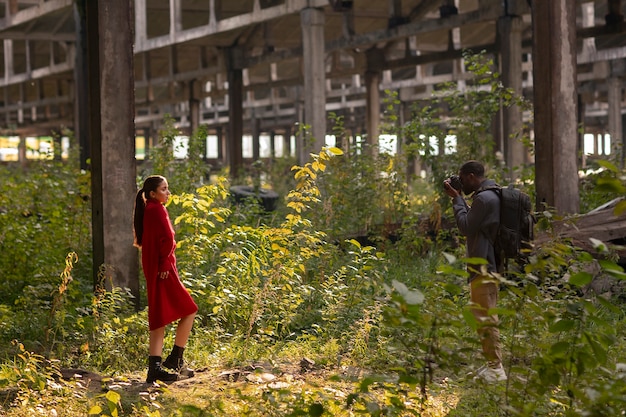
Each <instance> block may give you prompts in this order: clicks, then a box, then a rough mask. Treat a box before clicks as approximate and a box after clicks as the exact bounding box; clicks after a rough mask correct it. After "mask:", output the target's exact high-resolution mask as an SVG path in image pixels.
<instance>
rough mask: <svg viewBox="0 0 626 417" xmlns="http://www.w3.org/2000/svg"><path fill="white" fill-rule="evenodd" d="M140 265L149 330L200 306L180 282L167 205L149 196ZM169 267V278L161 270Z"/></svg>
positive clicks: (172, 229)
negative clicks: (146, 300)
mask: <svg viewBox="0 0 626 417" xmlns="http://www.w3.org/2000/svg"><path fill="white" fill-rule="evenodd" d="M141 240H142V245H141V265H142V266H143V273H144V275H145V277H146V289H147V292H148V323H149V325H150V330H155V329H158V328H160V327H163V326H165V325H167V324H170V323H172V322H174V321H176V320H178V319H180V318H182V317H185V316H188V315H190V314H193V313H195V312H196V311H198V306H197V305H196V303H195V302H194V301H193V299H192V298H191V295H189V292H188V291H187V289H186V288H185V286H184V285H183V283H182V282H181V280H180V278H179V276H178V270H177V269H176V256H175V255H174V250H175V249H176V240H175V239H174V228H173V227H172V222H171V221H170V217H169V215H168V214H167V209H166V208H165V207H164V206H163V204H161V203H160V202H159V201H157V200H154V199H148V200H147V203H146V210H145V212H144V217H143V237H142V239H141ZM165 271H169V276H168V277H167V278H166V279H161V278H159V277H158V274H159V272H165Z"/></svg>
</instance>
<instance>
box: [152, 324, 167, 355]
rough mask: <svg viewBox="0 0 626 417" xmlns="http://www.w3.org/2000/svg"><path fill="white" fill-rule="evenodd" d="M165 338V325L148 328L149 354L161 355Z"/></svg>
mask: <svg viewBox="0 0 626 417" xmlns="http://www.w3.org/2000/svg"><path fill="white" fill-rule="evenodd" d="M164 338H165V327H159V328H158V329H154V330H150V348H149V351H150V356H161V354H162V353H163V339H164Z"/></svg>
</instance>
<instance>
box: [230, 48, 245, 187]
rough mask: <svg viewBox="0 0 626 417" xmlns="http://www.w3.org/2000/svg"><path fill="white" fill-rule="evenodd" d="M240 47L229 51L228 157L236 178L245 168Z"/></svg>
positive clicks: (232, 174)
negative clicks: (239, 62) (242, 142)
mask: <svg viewBox="0 0 626 417" xmlns="http://www.w3.org/2000/svg"><path fill="white" fill-rule="evenodd" d="M240 53H241V51H240V50H239V49H236V48H233V49H231V50H230V51H228V143H227V148H226V149H227V151H226V157H227V159H228V164H229V165H230V175H231V177H232V178H236V177H237V176H238V175H239V174H241V173H242V172H241V171H242V170H243V151H242V145H241V140H242V137H243V71H242V69H241V66H240V65H239V64H238V59H237V58H238V56H239V54H240Z"/></svg>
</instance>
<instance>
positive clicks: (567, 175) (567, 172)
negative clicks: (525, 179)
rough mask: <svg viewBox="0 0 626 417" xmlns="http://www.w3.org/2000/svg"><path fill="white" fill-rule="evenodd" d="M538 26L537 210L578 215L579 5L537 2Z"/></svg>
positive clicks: (566, 1)
mask: <svg viewBox="0 0 626 417" xmlns="http://www.w3.org/2000/svg"><path fill="white" fill-rule="evenodd" d="M532 20H533V79H534V88H533V92H534V109H535V110H534V111H535V118H534V119H535V155H536V156H535V159H536V161H535V167H536V170H535V184H536V190H537V201H536V209H537V210H540V211H541V210H543V209H544V208H546V207H545V206H547V207H548V208H554V209H556V211H557V213H559V214H574V213H578V211H579V205H580V198H579V195H578V167H577V160H578V159H577V158H578V157H577V151H578V147H577V143H578V140H577V129H576V127H577V120H576V114H577V111H576V106H577V100H576V81H577V80H576V2H573V1H570V0H552V1H536V2H533V7H532Z"/></svg>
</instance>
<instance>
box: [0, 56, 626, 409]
mask: <svg viewBox="0 0 626 417" xmlns="http://www.w3.org/2000/svg"><path fill="white" fill-rule="evenodd" d="M466 59H467V60H468V62H470V67H471V68H472V71H473V72H474V73H475V74H476V77H477V78H476V81H475V85H474V87H475V88H470V89H469V90H467V91H463V92H462V91H457V90H456V87H455V86H450V85H448V86H442V89H441V90H440V92H439V94H440V95H439V96H438V97H439V98H438V99H437V100H434V101H433V102H431V103H429V104H428V105H421V106H418V107H416V108H415V109H414V115H415V117H414V118H413V119H412V120H411V121H410V122H409V123H407V124H406V125H405V126H398V121H397V118H396V117H395V108H396V104H397V100H396V97H395V96H394V95H393V94H391V93H390V94H389V97H388V101H387V103H388V108H387V110H388V112H387V114H386V119H385V124H384V130H385V132H386V133H393V134H397V135H398V136H399V137H403V138H404V139H405V141H406V143H407V145H405V148H404V149H405V152H403V153H401V154H397V155H390V154H388V153H385V152H379V151H378V150H377V149H373V148H372V147H371V146H368V145H365V144H363V143H352V144H351V146H350V147H349V148H348V147H345V148H343V149H344V150H343V151H342V150H341V149H339V148H324V149H323V150H322V152H320V153H319V154H317V155H313V157H312V159H311V160H310V161H309V162H307V163H305V164H304V165H303V166H294V167H293V168H292V170H291V173H292V175H291V176H289V178H287V179H286V180H285V177H286V176H285V175H284V170H285V163H284V161H283V162H281V161H278V162H276V163H274V164H272V165H271V166H272V170H270V171H269V172H264V173H262V175H259V173H258V172H257V173H256V174H255V175H251V178H250V179H249V181H250V182H254V181H260V180H262V179H265V183H264V184H262V185H263V186H265V187H269V186H271V187H273V188H274V189H276V190H281V195H282V196H283V197H284V200H283V201H281V202H280V204H279V205H278V208H277V210H275V211H274V212H271V213H267V212H265V211H263V210H262V209H261V208H260V207H259V205H258V204H257V203H256V202H255V201H249V202H244V203H240V204H234V203H233V200H232V199H231V198H230V193H229V186H230V183H229V181H228V180H227V179H226V178H225V176H219V177H218V178H217V179H215V180H212V181H209V180H208V177H207V172H206V171H204V169H205V166H204V165H203V163H202V161H201V159H200V157H199V155H200V151H199V149H200V147H199V146H200V145H199V144H200V143H201V142H202V141H203V137H205V136H206V131H204V130H203V129H200V130H199V131H198V132H195V133H194V135H193V136H192V137H191V138H190V139H189V147H190V149H192V150H194V149H195V151H193V152H191V153H190V155H191V156H190V159H188V160H182V161H174V160H173V157H172V146H173V143H174V141H173V138H174V137H175V136H176V135H177V131H176V129H175V126H174V124H173V121H172V120H169V119H168V120H166V124H165V127H164V129H163V130H162V132H161V141H160V146H159V147H158V148H156V149H152V150H151V154H150V159H149V161H147V164H146V165H145V166H144V167H143V170H142V171H141V173H140V175H139V178H138V182H140V181H141V177H143V176H144V175H146V174H148V173H163V174H164V175H166V176H168V180H169V183H170V186H171V188H172V190H173V191H174V193H175V195H174V196H173V198H172V200H171V202H170V204H169V207H168V209H169V210H170V215H171V218H172V219H173V220H174V223H175V228H176V230H177V240H178V244H179V247H178V250H177V257H178V263H179V270H180V272H181V278H182V279H183V280H184V281H185V284H186V285H187V287H188V288H189V289H190V291H191V292H192V293H193V296H194V298H195V299H196V301H197V302H198V305H199V307H200V310H199V315H198V318H197V321H196V324H195V327H194V332H193V335H192V338H191V340H190V344H189V346H188V348H187V354H186V356H187V358H188V360H189V361H190V362H191V364H192V365H193V366H195V367H196V368H200V369H202V368H204V369H205V371H204V372H199V375H198V376H197V377H196V378H194V379H192V380H189V381H188V385H180V386H179V385H178V384H174V385H172V386H170V387H163V386H162V387H147V386H145V384H143V380H144V379H145V369H144V368H145V360H146V352H147V346H148V340H147V339H148V331H147V317H146V311H145V309H143V310H141V311H140V312H138V313H137V312H135V311H134V309H133V303H132V300H131V299H130V297H129V295H128V294H127V292H126V291H125V290H124V289H122V288H114V289H113V291H110V292H109V291H106V290H105V288H106V286H105V285H99V286H98V287H97V288H96V290H95V292H94V291H93V288H92V280H91V256H90V245H91V238H90V226H89V225H90V220H91V219H90V201H89V186H88V184H89V175H88V173H82V172H79V171H78V170H77V169H76V167H75V164H74V162H73V161H69V162H67V163H65V164H60V163H57V162H54V161H46V162H40V163H37V164H33V165H32V166H30V167H29V169H27V170H21V169H19V168H17V167H14V166H6V167H4V166H3V167H0V171H1V172H0V175H2V178H4V181H3V182H2V183H1V184H0V249H1V251H0V268H1V269H0V270H1V271H2V281H1V282H0V286H1V287H0V289H1V290H2V291H1V292H0V322H1V323H2V326H1V327H0V340H2V343H0V361H1V362H0V414H2V415H7V416H10V417H13V416H30V415H33V416H35V415H59V416H61V415H62V416H79V415H80V416H83V415H86V414H89V415H102V416H122V415H124V416H237V415H242V416H243V415H248V416H297V415H310V416H331V415H332V416H349V415H356V414H362V415H369V416H383V415H384V416H408V415H421V416H464V417H466V416H485V415H489V416H562V415H566V416H611V417H613V416H619V415H624V410H626V388H625V387H626V363H625V362H626V361H625V360H624V358H625V357H626V343H625V342H624V338H623V334H624V331H625V330H626V329H625V326H626V325H625V324H624V323H626V322H625V321H624V311H625V309H624V307H625V303H626V299H625V298H624V295H623V294H624V293H623V288H624V286H623V285H622V286H621V287H620V286H619V283H620V282H623V279H624V277H625V274H624V272H623V269H622V268H621V266H619V265H618V263H617V261H618V259H617V258H616V256H615V255H614V253H613V252H612V248H611V246H610V245H608V244H607V243H606V242H599V241H598V242H596V244H597V247H598V249H599V251H600V253H604V256H602V257H600V258H599V259H597V258H594V257H592V256H591V255H590V254H589V253H586V252H584V251H582V250H580V249H579V248H576V247H575V246H573V245H572V244H570V243H569V242H567V241H566V240H559V239H552V240H551V241H550V242H549V243H547V244H545V245H542V246H541V247H539V248H536V251H535V253H533V255H532V256H531V259H530V262H529V263H528V264H527V265H525V266H524V267H523V268H521V269H517V270H515V271H511V272H510V273H509V274H508V275H507V276H506V277H497V278H498V279H500V280H501V281H502V291H501V300H500V302H499V307H498V311H497V312H498V314H499V315H500V317H501V321H502V323H501V333H502V338H503V342H504V345H505V365H506V367H507V371H508V374H509V376H510V378H509V380H508V381H507V382H506V383H501V384H498V385H484V384H482V383H479V382H475V381H473V380H472V378H471V377H467V373H468V372H469V371H471V370H473V369H474V368H476V367H478V366H479V365H481V364H482V360H481V358H480V354H479V348H478V340H477V337H476V335H475V334H476V333H475V331H474V330H475V327H476V326H477V323H476V322H475V320H474V318H473V316H472V314H471V313H470V312H469V309H468V307H467V303H468V294H467V287H466V277H467V274H466V272H465V270H464V268H463V265H464V260H463V254H464V242H463V239H462V238H461V237H460V236H458V235H457V234H456V233H455V231H454V230H455V229H454V228H453V227H447V226H446V225H449V224H450V215H451V212H450V208H449V202H448V201H447V200H446V199H445V198H442V192H441V189H440V184H441V181H442V180H443V179H444V178H445V177H446V176H448V175H450V174H451V173H454V172H455V170H456V169H457V168H458V165H459V164H460V163H461V162H462V161H463V160H465V159H470V158H476V157H477V156H479V157H480V158H482V159H483V160H485V161H486V162H487V163H488V164H489V165H490V167H491V171H490V174H492V176H493V177H496V178H504V177H505V175H506V173H504V172H503V171H502V170H501V168H500V167H499V165H498V162H497V160H496V159H495V158H493V157H492V156H493V149H492V148H491V143H492V142H493V141H492V139H491V137H490V136H489V131H490V129H489V127H490V125H491V118H492V117H493V114H494V112H495V111H497V109H498V105H499V103H504V104H505V105H512V104H517V105H525V104H524V103H523V102H522V101H520V99H519V98H516V97H515V96H514V95H513V94H512V93H511V92H510V91H508V90H507V89H504V88H502V87H501V85H500V84H499V83H498V74H496V73H493V72H492V71H491V68H492V65H491V63H490V62H489V61H485V59H484V57H482V56H480V55H479V56H469V55H468V56H467V57H466ZM444 104H445V107H446V109H447V110H448V111H450V113H449V115H451V116H449V117H448V118H446V120H443V119H442V118H441V113H440V111H441V110H442V108H441V106H443V105H444ZM332 121H333V123H334V126H335V130H334V131H335V134H336V136H337V137H343V138H344V144H345V143H346V141H347V140H348V138H347V137H345V133H344V129H343V120H342V118H341V117H339V116H334V117H333V120H332ZM450 133H454V134H456V135H457V137H458V138H459V146H458V147H457V148H456V151H455V152H454V153H448V154H446V153H443V152H439V151H438V150H437V147H441V146H445V141H446V137H447V136H448V135H449V134H450ZM522 133H523V132H522ZM342 135H343V136H342ZM416 157H419V159H420V161H421V164H422V167H423V168H424V169H425V170H426V171H427V175H426V178H424V179H422V178H421V177H419V176H414V175H409V173H408V169H407V166H409V165H410V164H411V163H412V162H413V159H414V158H416ZM601 164H602V166H603V167H604V168H605V169H604V170H603V171H601V172H600V173H599V174H597V176H596V178H593V179H587V180H585V181H596V183H597V184H599V185H601V186H602V188H595V189H594V192H593V193H590V192H587V187H582V190H583V194H582V195H581V198H582V200H583V201H584V202H585V203H584V204H589V205H593V204H596V203H598V202H602V201H604V200H605V199H606V200H609V199H611V198H613V197H616V196H618V195H620V194H622V193H623V187H624V182H623V178H622V172H621V171H620V170H619V169H617V168H616V167H615V165H613V164H612V163H611V162H610V161H605V162H603V163H601ZM170 167H175V168H170ZM256 169H257V170H258V169H260V168H259V166H257V167H256ZM523 172H524V174H523V179H524V181H523V184H525V186H526V187H529V188H527V191H529V192H532V172H531V171H529V172H526V171H523ZM281 179H283V181H282V182H279V181H280V180H281ZM240 180H241V179H240ZM270 180H271V181H270ZM598 190H601V192H602V194H599V191H598ZM620 207H621V206H618V209H619V210H621V208H620ZM550 221H551V219H550V217H549V213H546V215H545V216H542V219H541V222H540V225H539V226H540V227H541V228H543V229H545V230H546V231H547V232H549V229H550ZM603 251H604V252H603ZM599 280H604V282H605V283H607V285H604V286H603V287H602V289H600V286H598V285H593V284H594V283H597V282H598V281H599ZM102 284H104V283H102ZM607 288H608V290H607ZM620 288H621V291H622V292H619V289H620ZM615 289H618V291H615ZM168 334H170V336H168V339H167V340H166V348H167V347H168V346H171V344H172V343H173V340H172V339H171V332H168ZM80 369H82V370H86V371H90V372H95V373H97V374H99V375H100V376H101V378H95V379H94V380H93V381H92V382H91V383H89V382H88V381H87V380H86V379H85V378H86V377H85V378H82V379H76V378H72V377H71V376H72V375H73V374H75V373H76V372H78V370H80ZM68 372H69V376H68ZM81 372H82V371H81ZM222 372H224V373H223V374H222ZM268 375H269V376H268ZM193 381H198V382H197V383H196V384H194V382H193Z"/></svg>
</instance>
